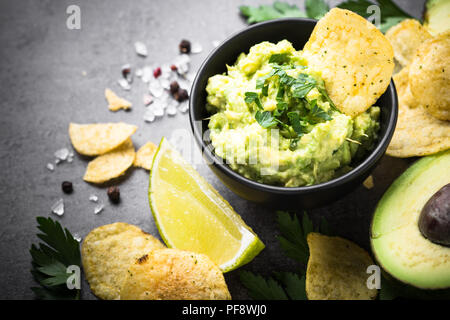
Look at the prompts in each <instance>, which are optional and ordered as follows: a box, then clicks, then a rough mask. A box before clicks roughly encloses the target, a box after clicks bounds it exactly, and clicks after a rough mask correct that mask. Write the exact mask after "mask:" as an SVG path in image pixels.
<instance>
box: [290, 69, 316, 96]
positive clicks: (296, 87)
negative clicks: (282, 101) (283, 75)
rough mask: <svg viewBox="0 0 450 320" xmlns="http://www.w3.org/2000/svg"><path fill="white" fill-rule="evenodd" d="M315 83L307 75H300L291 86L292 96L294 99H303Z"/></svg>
mask: <svg viewBox="0 0 450 320" xmlns="http://www.w3.org/2000/svg"><path fill="white" fill-rule="evenodd" d="M316 85H317V81H316V80H315V79H314V78H313V77H311V76H310V75H308V74H305V73H300V74H299V75H298V77H297V79H296V80H295V81H294V83H293V84H292V88H291V90H292V96H293V97H295V98H299V99H302V98H304V97H305V96H306V95H307V94H308V93H309V92H310V91H311V90H312V89H313V88H314V87H315V86H316Z"/></svg>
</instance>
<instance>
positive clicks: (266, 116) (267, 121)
mask: <svg viewBox="0 0 450 320" xmlns="http://www.w3.org/2000/svg"><path fill="white" fill-rule="evenodd" d="M255 119H256V121H257V122H258V123H259V125H260V126H261V127H263V128H266V129H268V128H272V127H274V126H276V125H277V123H278V121H277V120H276V119H275V117H274V116H273V115H272V113H271V112H270V111H263V112H261V111H259V110H258V111H256V114H255Z"/></svg>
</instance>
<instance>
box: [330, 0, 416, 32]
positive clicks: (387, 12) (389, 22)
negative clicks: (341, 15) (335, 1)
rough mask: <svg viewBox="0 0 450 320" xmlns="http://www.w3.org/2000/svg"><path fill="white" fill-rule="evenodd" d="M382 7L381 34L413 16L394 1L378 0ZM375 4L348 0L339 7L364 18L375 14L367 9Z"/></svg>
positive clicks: (363, 0) (366, 0)
mask: <svg viewBox="0 0 450 320" xmlns="http://www.w3.org/2000/svg"><path fill="white" fill-rule="evenodd" d="M377 2H378V3H377V4H378V6H379V7H380V9H381V10H380V13H381V17H380V25H379V26H377V27H378V28H379V29H380V31H381V32H383V33H385V32H386V31H387V30H388V29H389V28H390V27H392V26H394V25H396V24H397V23H399V22H401V21H403V20H405V19H410V18H412V16H411V15H410V14H408V13H406V12H405V11H403V10H402V9H400V8H399V7H398V6H397V5H396V4H395V3H394V2H393V1H392V0H377ZM374 4H375V3H373V2H370V1H368V0H347V1H344V2H343V3H341V4H340V5H338V7H339V8H341V9H347V10H351V11H353V12H355V13H357V14H359V15H360V16H362V17H364V18H368V17H370V16H371V15H372V14H373V13H372V12H371V13H369V12H367V8H368V7H369V6H371V5H374Z"/></svg>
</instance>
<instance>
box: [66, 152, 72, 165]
mask: <svg viewBox="0 0 450 320" xmlns="http://www.w3.org/2000/svg"><path fill="white" fill-rule="evenodd" d="M73 156H74V154H73V152H72V151H69V155H68V156H67V162H69V163H71V162H72V161H73Z"/></svg>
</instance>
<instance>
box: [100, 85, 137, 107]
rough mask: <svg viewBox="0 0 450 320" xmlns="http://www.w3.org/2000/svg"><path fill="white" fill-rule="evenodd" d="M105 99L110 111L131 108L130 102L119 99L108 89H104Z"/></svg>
mask: <svg viewBox="0 0 450 320" xmlns="http://www.w3.org/2000/svg"><path fill="white" fill-rule="evenodd" d="M105 98H106V101H108V108H109V110H111V111H117V110H120V109H124V110H127V109H130V108H131V102H129V101H128V100H125V99H123V98H120V97H119V96H118V95H116V94H115V93H114V92H113V91H112V90H110V89H108V88H106V89H105Z"/></svg>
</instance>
